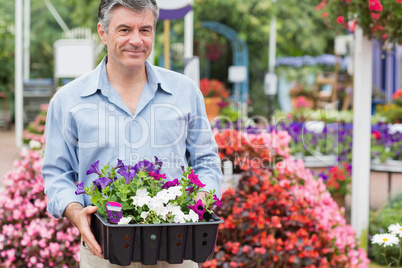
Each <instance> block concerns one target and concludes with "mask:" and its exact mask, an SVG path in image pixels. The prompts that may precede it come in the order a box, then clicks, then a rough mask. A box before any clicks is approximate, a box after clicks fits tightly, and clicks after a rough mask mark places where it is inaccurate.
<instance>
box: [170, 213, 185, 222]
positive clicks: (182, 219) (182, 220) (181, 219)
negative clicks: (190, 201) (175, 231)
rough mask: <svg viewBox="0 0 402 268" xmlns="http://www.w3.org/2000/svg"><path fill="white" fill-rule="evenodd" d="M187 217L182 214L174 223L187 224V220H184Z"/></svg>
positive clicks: (177, 216) (175, 218) (175, 217)
mask: <svg viewBox="0 0 402 268" xmlns="http://www.w3.org/2000/svg"><path fill="white" fill-rule="evenodd" d="M185 216H186V215H184V213H183V214H181V215H175V216H174V219H173V221H174V222H175V223H185V222H186V220H185V218H184V217H185Z"/></svg>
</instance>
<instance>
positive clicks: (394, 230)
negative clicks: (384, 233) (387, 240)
mask: <svg viewBox="0 0 402 268" xmlns="http://www.w3.org/2000/svg"><path fill="white" fill-rule="evenodd" d="M388 231H389V232H391V234H394V235H399V237H402V226H400V225H399V223H397V224H391V225H390V226H389V227H388Z"/></svg>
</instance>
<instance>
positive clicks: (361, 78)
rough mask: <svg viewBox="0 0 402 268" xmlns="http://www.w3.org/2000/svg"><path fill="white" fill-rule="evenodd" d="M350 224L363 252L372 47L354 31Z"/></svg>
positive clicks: (367, 200)
mask: <svg viewBox="0 0 402 268" xmlns="http://www.w3.org/2000/svg"><path fill="white" fill-rule="evenodd" d="M354 53H355V55H354V62H355V65H354V85H353V151H352V166H353V171H352V209H351V214H352V217H351V223H352V227H353V228H354V229H355V230H356V234H357V237H358V238H359V240H360V243H361V246H362V247H363V248H364V249H366V250H367V245H368V225H369V212H370V142H371V141H370V137H371V92H372V64H373V63H372V44H371V41H370V40H369V39H368V37H367V36H363V30H362V29H361V28H360V27H356V29H355V51H354Z"/></svg>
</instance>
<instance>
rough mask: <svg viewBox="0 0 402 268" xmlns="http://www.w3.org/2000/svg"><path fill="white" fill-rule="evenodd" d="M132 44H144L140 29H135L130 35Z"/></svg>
mask: <svg viewBox="0 0 402 268" xmlns="http://www.w3.org/2000/svg"><path fill="white" fill-rule="evenodd" d="M130 44H132V45H133V46H136V47H138V46H140V45H142V38H141V34H140V32H139V31H133V32H132V33H131V35H130Z"/></svg>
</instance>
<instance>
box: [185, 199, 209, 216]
mask: <svg viewBox="0 0 402 268" xmlns="http://www.w3.org/2000/svg"><path fill="white" fill-rule="evenodd" d="M188 207H189V208H190V209H192V210H194V212H195V213H197V214H198V219H199V220H200V221H202V219H203V218H204V213H205V207H204V205H203V204H202V199H198V201H197V203H195V204H194V205H189V206H188Z"/></svg>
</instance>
